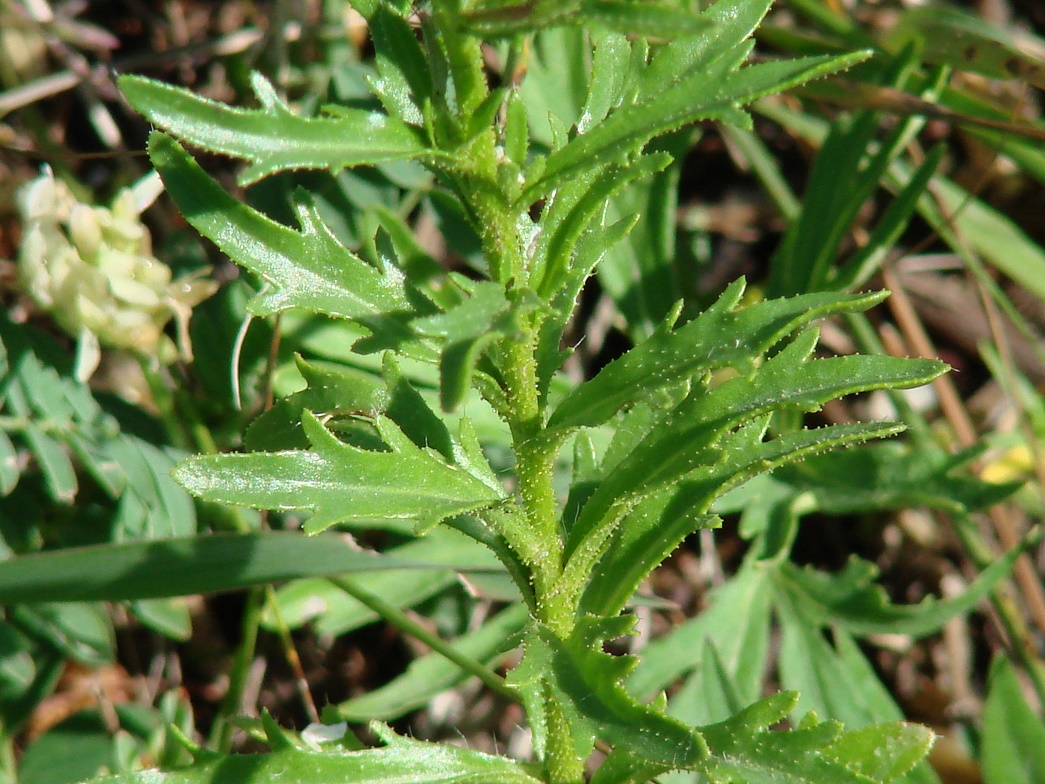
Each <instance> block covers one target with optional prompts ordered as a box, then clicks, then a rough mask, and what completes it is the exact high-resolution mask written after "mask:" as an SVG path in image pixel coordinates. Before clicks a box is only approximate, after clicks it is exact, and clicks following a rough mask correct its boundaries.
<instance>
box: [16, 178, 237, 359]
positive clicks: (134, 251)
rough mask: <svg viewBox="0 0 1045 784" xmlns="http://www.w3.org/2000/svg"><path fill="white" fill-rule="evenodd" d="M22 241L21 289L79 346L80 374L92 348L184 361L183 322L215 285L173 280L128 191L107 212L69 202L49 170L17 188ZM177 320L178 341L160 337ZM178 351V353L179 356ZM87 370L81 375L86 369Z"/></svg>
mask: <svg viewBox="0 0 1045 784" xmlns="http://www.w3.org/2000/svg"><path fill="white" fill-rule="evenodd" d="M18 197H19V208H20V210H21V214H22V219H23V225H24V229H23V239H22V246H21V249H20V253H19V276H20V279H21V282H22V286H23V288H24V289H25V291H26V292H27V293H28V294H29V295H30V296H31V297H32V298H33V299H34V300H35V301H36V302H37V304H39V305H40V307H42V308H44V309H45V310H47V311H48V312H50V313H51V314H52V315H53V317H54V319H55V320H56V321H57V322H58V324H59V325H60V326H61V327H62V328H63V329H64V330H65V331H66V332H68V333H69V334H70V335H72V336H74V337H76V338H77V339H78V340H79V341H80V352H81V355H84V354H86V355H87V357H88V358H87V359H86V361H83V360H84V359H85V358H84V356H81V361H80V362H79V363H78V364H79V365H80V368H81V369H80V374H81V375H90V373H91V372H93V370H94V367H95V366H96V365H97V359H98V354H99V352H98V346H99V344H101V345H104V346H110V347H114V348H125V349H132V350H134V351H136V352H139V353H141V354H146V355H149V356H151V357H156V358H157V359H158V360H159V361H160V362H162V363H164V364H168V363H170V362H172V361H174V360H175V359H176V358H177V357H178V356H179V354H180V355H181V356H182V357H184V358H189V354H190V350H189V342H188V319H189V316H190V315H191V311H192V308H193V306H195V305H197V304H199V303H200V302H201V301H202V300H204V299H206V298H207V297H209V296H210V295H211V294H213V293H214V291H215V290H216V289H217V284H216V283H215V282H214V281H213V280H209V279H206V278H203V277H200V276H199V275H193V276H190V277H182V278H178V279H176V280H174V279H172V274H171V268H170V267H168V266H167V265H166V264H164V263H163V262H162V261H160V260H159V259H157V258H156V257H155V256H153V255H152V239H151V236H150V235H149V230H148V229H147V228H146V227H145V226H144V225H143V224H142V222H141V217H140V212H141V208H140V207H139V204H138V202H137V200H136V197H135V191H133V190H131V189H128V188H125V189H123V190H121V191H120V192H119V193H118V194H117V196H116V198H115V199H114V200H113V203H112V205H111V206H110V207H107V208H106V207H96V206H92V205H88V204H83V203H82V202H79V201H77V200H76V198H75V197H74V196H73V195H72V193H71V192H70V191H69V189H68V187H66V185H65V184H64V183H62V182H60V181H58V180H55V178H54V175H53V174H52V173H51V171H50V170H45V171H44V172H43V174H41V175H40V176H39V177H37V178H36V179H35V180H32V181H31V182H29V183H27V184H26V185H25V186H23V187H22V189H21V190H20V191H19V194H18ZM171 318H174V319H176V324H177V327H178V331H177V334H178V344H177V346H176V345H175V343H174V342H173V341H172V340H171V339H170V338H169V337H167V336H166V335H165V334H164V328H165V327H166V325H167V322H169V321H170V320H171ZM179 349H180V351H179ZM85 371H86V372H85Z"/></svg>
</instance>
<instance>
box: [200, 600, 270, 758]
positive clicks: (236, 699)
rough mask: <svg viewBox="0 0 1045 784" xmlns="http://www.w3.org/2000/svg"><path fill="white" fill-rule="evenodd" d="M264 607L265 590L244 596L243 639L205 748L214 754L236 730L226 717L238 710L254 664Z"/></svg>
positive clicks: (228, 742) (225, 748)
mask: <svg viewBox="0 0 1045 784" xmlns="http://www.w3.org/2000/svg"><path fill="white" fill-rule="evenodd" d="M264 606H265V589H264V588H253V589H251V591H250V592H249V593H248V594H247V606H246V607H245V608H244V611H243V620H242V622H241V624H240V629H241V633H242V635H243V639H242V640H241V641H240V644H239V647H238V648H237V649H236V656H235V658H234V659H233V661H232V667H231V668H230V671H229V689H228V691H227V692H225V698H224V699H223V700H222V701H221V710H220V712H219V713H218V716H217V717H216V718H215V720H214V726H213V727H212V728H211V732H210V738H209V739H208V745H209V746H210V747H211V748H213V749H216V750H217V751H221V752H228V751H229V750H230V749H231V747H232V733H233V730H235V727H234V726H233V725H232V723H231V722H229V717H230V716H234V715H236V714H237V713H238V712H239V711H240V710H241V706H242V703H243V693H244V692H245V691H246V687H247V676H248V675H249V674H250V664H251V662H252V661H254V652H255V651H256V650H257V645H258V629H259V627H260V626H261V610H262V608H263V607H264Z"/></svg>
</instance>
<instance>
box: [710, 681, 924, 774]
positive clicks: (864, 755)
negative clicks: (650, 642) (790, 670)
mask: <svg viewBox="0 0 1045 784" xmlns="http://www.w3.org/2000/svg"><path fill="white" fill-rule="evenodd" d="M796 699H797V695H795V694H794V693H793V692H790V693H789V692H781V693H779V694H775V695H773V696H771V697H767V698H766V699H764V700H761V701H759V702H756V703H755V704H754V705H751V706H749V707H747V708H745V709H744V710H742V711H741V712H740V713H738V714H736V715H735V716H733V717H732V718H730V719H727V720H726V721H723V722H720V723H718V724H713V725H710V726H706V727H702V728H701V732H702V733H703V734H704V737H705V738H706V739H707V742H708V747H709V748H710V750H711V752H710V756H709V757H708V759H707V761H706V762H704V763H703V764H702V765H701V766H700V768H699V769H698V771H699V772H700V773H701V774H703V775H704V776H706V777H707V778H708V780H709V781H711V782H713V784H732V782H735V781H743V782H746V784H869V783H870V782H872V781H880V782H883V783H887V782H890V781H893V780H894V779H896V778H897V777H898V776H900V775H903V774H904V773H905V772H906V771H907V770H909V769H910V768H911V766H913V765H914V764H915V763H916V762H917V761H918V760H919V759H921V758H922V757H924V756H925V754H926V753H927V752H928V751H929V747H930V746H931V745H932V738H933V734H932V733H931V732H930V731H929V730H928V729H926V728H924V727H919V726H917V725H912V724H903V723H900V722H896V723H893V724H884V725H872V726H871V727H865V728H863V729H861V730H857V731H856V732H855V733H843V731H842V725H841V724H840V723H838V722H821V723H813V722H805V721H804V722H803V723H802V725H801V726H800V727H799V728H798V729H794V730H791V731H789V732H769V731H768V729H767V728H768V727H770V726H771V725H773V724H775V723H776V722H778V721H779V720H780V719H782V718H784V716H786V715H787V713H788V712H789V711H790V710H791V708H792V707H793V706H794V704H795V700H796ZM850 754H853V755H859V756H849V755H850ZM876 775H877V776H880V778H875V776H876Z"/></svg>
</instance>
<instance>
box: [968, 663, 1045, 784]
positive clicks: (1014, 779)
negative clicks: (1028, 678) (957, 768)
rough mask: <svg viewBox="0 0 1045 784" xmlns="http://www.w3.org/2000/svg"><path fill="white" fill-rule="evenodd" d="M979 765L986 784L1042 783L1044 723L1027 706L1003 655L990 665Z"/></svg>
mask: <svg viewBox="0 0 1045 784" xmlns="http://www.w3.org/2000/svg"><path fill="white" fill-rule="evenodd" d="M982 765H983V780H984V781H985V782H986V784H1038V783H1039V782H1041V781H1045V724H1043V723H1042V720H1041V716H1039V715H1038V713H1037V712H1035V711H1034V710H1033V709H1032V708H1031V707H1030V706H1029V705H1028V704H1027V700H1026V698H1025V697H1024V693H1023V686H1022V685H1021V684H1020V680H1019V678H1018V677H1017V676H1016V669H1015V667H1013V665H1012V663H1011V662H1010V661H1009V660H1008V659H1007V658H1006V657H1005V656H998V657H997V658H996V659H995V660H994V662H993V663H992V665H991V674H990V679H989V681H988V689H987V702H986V704H985V705H984V707H983V752H982Z"/></svg>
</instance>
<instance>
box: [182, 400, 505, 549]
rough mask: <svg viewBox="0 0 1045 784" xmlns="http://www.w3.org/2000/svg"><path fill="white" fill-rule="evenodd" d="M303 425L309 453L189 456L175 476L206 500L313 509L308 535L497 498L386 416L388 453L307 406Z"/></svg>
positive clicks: (439, 513)
mask: <svg viewBox="0 0 1045 784" xmlns="http://www.w3.org/2000/svg"><path fill="white" fill-rule="evenodd" d="M302 425H303V427H304V429H305V434H306V436H307V437H308V439H309V441H310V442H311V444H312V450H311V451H304V450H292V451H286V452H252V453H246V454H228V455H206V456H201V457H195V458H192V459H190V460H188V461H186V462H184V463H182V464H181V465H180V466H179V467H178V468H177V469H176V470H175V472H174V478H175V479H177V480H178V482H180V483H181V484H182V485H183V486H184V487H185V488H186V489H187V490H189V492H191V493H193V494H194V495H196V496H198V497H200V498H202V499H204V500H207V501H219V502H222V503H229V504H239V505H241V506H250V507H253V508H255V509H308V510H312V512H313V516H312V517H311V518H310V519H309V520H308V522H307V523H306V524H305V530H306V532H308V533H318V532H319V531H322V530H324V529H325V528H328V527H329V526H331V525H333V524H334V523H339V522H349V521H356V522H360V521H367V520H386V519H397V518H398V519H402V518H407V519H413V520H417V521H418V525H419V526H430V525H432V524H435V523H437V522H439V521H440V520H442V519H444V518H446V517H450V516H452V515H456V514H461V513H463V512H468V511H472V510H475V509H478V508H482V507H486V506H490V505H492V504H494V503H496V502H497V501H499V500H500V499H501V496H500V495H499V494H498V493H497V492H496V491H495V490H494V489H493V488H491V487H490V486H489V485H487V484H484V483H483V482H481V481H479V480H478V479H476V478H475V477H474V476H472V475H471V474H469V473H467V472H466V471H464V470H462V469H460V468H457V467H455V466H452V465H450V464H448V463H447V462H446V461H445V460H444V459H443V458H442V457H440V456H438V455H437V453H435V452H433V451H432V450H428V449H420V448H418V447H417V446H416V445H414V443H413V442H412V441H410V440H409V439H408V438H407V437H406V436H405V435H403V433H402V431H400V430H399V429H398V427H397V426H396V425H394V424H393V423H392V422H391V420H388V419H384V418H381V419H379V420H378V427H379V429H380V430H381V432H382V436H383V437H384V438H385V439H386V440H390V441H394V443H393V444H392V445H391V446H392V447H393V448H392V450H391V451H388V452H377V451H370V450H366V449H360V448H358V447H355V446H351V445H350V444H346V443H344V442H342V441H340V440H339V439H338V438H337V437H336V436H335V435H334V434H333V433H331V432H330V431H329V430H327V429H326V428H325V427H323V425H322V424H321V423H320V421H319V420H318V419H317V418H316V417H315V416H314V415H313V414H312V413H311V412H308V411H306V412H305V413H304V416H303V418H302Z"/></svg>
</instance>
